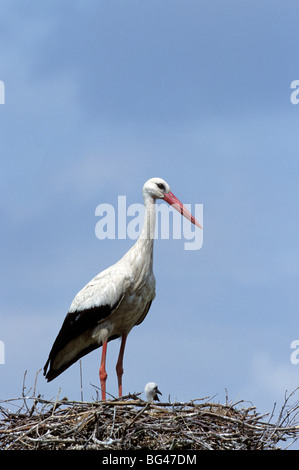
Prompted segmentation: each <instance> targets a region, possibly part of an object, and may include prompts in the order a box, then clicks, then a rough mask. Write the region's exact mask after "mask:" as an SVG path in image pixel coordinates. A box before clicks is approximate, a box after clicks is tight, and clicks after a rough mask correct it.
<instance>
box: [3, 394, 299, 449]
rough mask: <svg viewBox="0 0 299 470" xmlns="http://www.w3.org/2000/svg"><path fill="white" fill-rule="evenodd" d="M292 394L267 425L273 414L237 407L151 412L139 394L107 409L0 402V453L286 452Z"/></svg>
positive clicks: (293, 433) (165, 406) (178, 406)
mask: <svg viewBox="0 0 299 470" xmlns="http://www.w3.org/2000/svg"><path fill="white" fill-rule="evenodd" d="M294 393H295V392H293V393H292V394H290V395H289V396H288V397H285V402H284V405H283V407H282V410H281V412H280V413H279V417H278V420H277V422H276V423H274V424H273V423H271V420H272V419H273V416H274V411H273V412H272V414H270V415H269V414H267V415H260V414H258V413H257V412H256V409H255V407H253V406H251V407H245V406H244V402H238V403H235V404H232V403H226V404H224V405H221V404H217V403H211V402H210V400H208V401H206V400H207V399H206V398H205V399H199V400H192V401H191V402H189V403H155V404H150V403H147V402H145V401H143V400H141V399H140V398H139V396H138V394H136V395H128V396H126V397H123V398H122V399H113V400H108V401H106V402H101V401H99V402H98V401H94V402H74V401H68V400H67V399H62V400H58V398H57V399H56V400H55V399H53V400H45V399H43V398H42V397H41V396H37V397H35V396H33V397H28V396H22V397H21V398H15V399H12V400H5V401H2V402H0V405H1V406H0V449H13V450H19V449H26V450H43V449H44V450H76V449H78V450H83V449H105V450H111V451H113V450H140V449H146V450H187V449H188V450H201V449H206V450H220V449H223V450H273V449H278V448H280V447H278V443H283V444H284V448H287V447H289V446H290V445H291V444H292V443H293V442H295V441H296V440H297V439H298V436H299V426H298V425H297V424H296V416H297V414H298V410H299V405H298V403H296V404H295V405H293V406H289V405H288V402H289V398H290V397H291V396H293V395H294ZM12 410H13V411H12ZM289 441H291V444H288V442H289ZM286 443H287V444H286ZM286 446H287V447H286Z"/></svg>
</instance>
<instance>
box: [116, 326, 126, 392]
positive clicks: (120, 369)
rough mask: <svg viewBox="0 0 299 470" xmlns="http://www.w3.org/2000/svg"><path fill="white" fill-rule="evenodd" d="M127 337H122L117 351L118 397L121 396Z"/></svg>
mask: <svg viewBox="0 0 299 470" xmlns="http://www.w3.org/2000/svg"><path fill="white" fill-rule="evenodd" d="M127 336H128V335H125V334H124V335H122V337H121V345H120V350H119V355H118V359H117V363H116V374H117V380H118V396H119V397H121V396H122V394H123V393H122V375H123V373H124V369H123V358H124V351H125V345H126V340H127Z"/></svg>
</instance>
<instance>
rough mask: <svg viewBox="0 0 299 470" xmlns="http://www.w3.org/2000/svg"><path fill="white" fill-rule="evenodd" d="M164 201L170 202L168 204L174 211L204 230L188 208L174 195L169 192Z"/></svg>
mask: <svg viewBox="0 0 299 470" xmlns="http://www.w3.org/2000/svg"><path fill="white" fill-rule="evenodd" d="M163 200H164V201H166V202H168V204H170V205H171V206H172V207H173V208H174V209H176V210H177V211H178V212H180V213H181V214H182V215H183V216H184V217H186V219H188V220H190V222H192V224H194V225H197V227H199V228H202V226H201V225H200V223H198V222H197V220H196V219H195V217H193V215H192V214H190V212H189V211H188V210H187V209H186V207H185V206H184V205H183V204H182V203H181V201H179V199H178V198H177V197H176V196H175V195H174V194H172V192H171V191H169V193H168V194H165V196H164V198H163Z"/></svg>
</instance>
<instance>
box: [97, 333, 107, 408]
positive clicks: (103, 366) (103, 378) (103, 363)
mask: <svg viewBox="0 0 299 470" xmlns="http://www.w3.org/2000/svg"><path fill="white" fill-rule="evenodd" d="M106 353H107V341H105V343H104V344H103V348H102V358H101V366H100V370H99V376H100V382H101V390H102V400H103V401H105V400H106V380H107V372H106Z"/></svg>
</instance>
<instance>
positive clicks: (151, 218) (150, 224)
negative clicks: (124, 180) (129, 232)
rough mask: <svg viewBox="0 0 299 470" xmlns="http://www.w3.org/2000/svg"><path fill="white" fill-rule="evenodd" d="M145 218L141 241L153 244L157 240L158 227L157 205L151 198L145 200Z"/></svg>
mask: <svg viewBox="0 0 299 470" xmlns="http://www.w3.org/2000/svg"><path fill="white" fill-rule="evenodd" d="M144 205H145V216H144V223H143V228H142V231H141V234H140V237H139V239H140V240H148V241H150V242H151V243H152V244H153V240H154V238H155V225H156V204H155V200H154V199H153V198H150V197H145V198H144Z"/></svg>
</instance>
